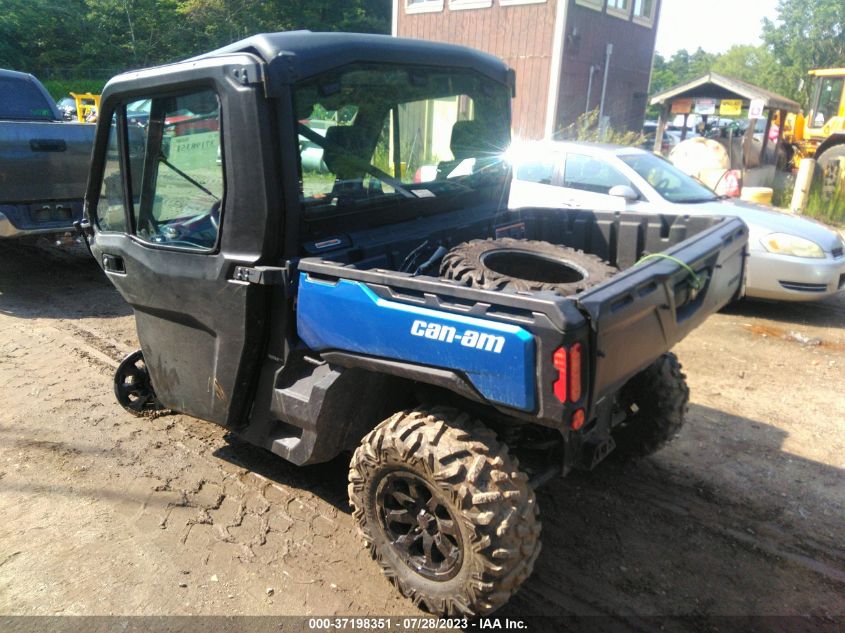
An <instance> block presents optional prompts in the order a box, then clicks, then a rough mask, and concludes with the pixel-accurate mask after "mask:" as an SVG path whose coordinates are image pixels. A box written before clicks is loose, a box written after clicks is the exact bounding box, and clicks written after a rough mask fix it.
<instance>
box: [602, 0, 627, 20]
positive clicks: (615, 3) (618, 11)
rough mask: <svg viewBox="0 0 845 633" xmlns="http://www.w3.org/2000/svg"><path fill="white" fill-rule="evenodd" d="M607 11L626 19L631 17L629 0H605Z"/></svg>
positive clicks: (609, 13)
mask: <svg viewBox="0 0 845 633" xmlns="http://www.w3.org/2000/svg"><path fill="white" fill-rule="evenodd" d="M607 13H608V15H615V16H617V17H620V18H625V19H626V20H627V19H628V18H629V17H631V0H607Z"/></svg>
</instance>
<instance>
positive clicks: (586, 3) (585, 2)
mask: <svg viewBox="0 0 845 633" xmlns="http://www.w3.org/2000/svg"><path fill="white" fill-rule="evenodd" d="M575 4H580V5H581V6H582V7H589V8H591V9H595V10H596V11H601V10H602V9H603V8H604V0H575Z"/></svg>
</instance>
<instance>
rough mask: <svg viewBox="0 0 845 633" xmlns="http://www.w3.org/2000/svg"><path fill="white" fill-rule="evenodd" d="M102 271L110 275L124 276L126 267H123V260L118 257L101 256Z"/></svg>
mask: <svg viewBox="0 0 845 633" xmlns="http://www.w3.org/2000/svg"><path fill="white" fill-rule="evenodd" d="M103 270H105V271H108V272H110V273H120V274H123V275H125V274H126V267H125V266H124V265H123V258H122V257H121V256H120V255H109V254H108V253H104V254H103Z"/></svg>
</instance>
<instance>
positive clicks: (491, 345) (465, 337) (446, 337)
mask: <svg viewBox="0 0 845 633" xmlns="http://www.w3.org/2000/svg"><path fill="white" fill-rule="evenodd" d="M411 334H412V335H413V336H421V337H423V338H428V339H431V340H433V341H440V342H441V343H460V344H461V345H462V346H463V347H472V348H474V349H480V350H484V351H485V352H493V353H494V354H501V353H502V348H503V347H504V346H505V337H504V336H498V335H496V334H487V333H486V332H476V331H475V330H464V331H463V333H461V334H459V333H458V330H457V329H456V328H454V327H453V326H451V325H441V324H440V323H428V322H426V321H414V322H413V323H412V324H411Z"/></svg>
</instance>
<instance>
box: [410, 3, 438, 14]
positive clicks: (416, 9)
mask: <svg viewBox="0 0 845 633" xmlns="http://www.w3.org/2000/svg"><path fill="white" fill-rule="evenodd" d="M442 10H443V0H405V13H432V12H434V11H442Z"/></svg>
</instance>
